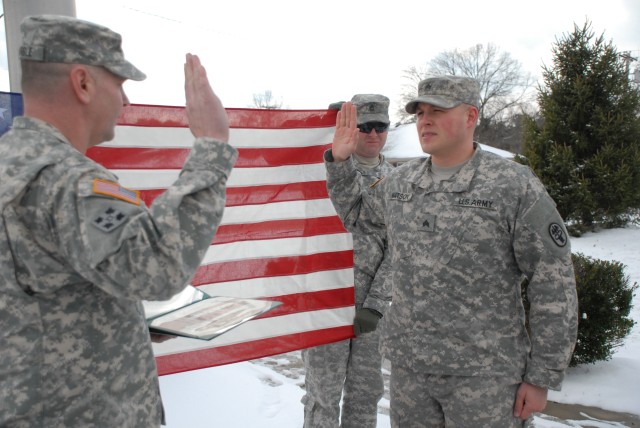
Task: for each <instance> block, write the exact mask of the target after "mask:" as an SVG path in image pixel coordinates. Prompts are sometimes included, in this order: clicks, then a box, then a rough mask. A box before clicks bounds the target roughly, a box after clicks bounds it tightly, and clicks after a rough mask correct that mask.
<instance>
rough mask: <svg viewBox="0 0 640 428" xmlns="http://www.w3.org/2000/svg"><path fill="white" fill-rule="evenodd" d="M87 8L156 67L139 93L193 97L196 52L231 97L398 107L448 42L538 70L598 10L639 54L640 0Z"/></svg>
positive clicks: (110, 1)
mask: <svg viewBox="0 0 640 428" xmlns="http://www.w3.org/2000/svg"><path fill="white" fill-rule="evenodd" d="M76 11H77V16H78V18H82V19H86V20H90V21H94V22H97V23H100V24H103V25H106V26H108V27H110V28H112V29H114V30H115V31H118V32H119V33H121V34H122V35H123V38H124V43H123V46H124V50H125V55H126V56H127V58H128V59H129V60H130V61H131V62H133V63H134V64H135V65H136V66H137V67H138V68H140V69H141V70H142V71H144V72H145V73H146V74H147V76H148V78H147V80H146V81H144V82H127V84H126V86H125V90H126V91H127V94H128V95H129V98H130V99H131V101H132V102H133V103H146V104H165V105H183V104H184V95H183V86H182V85H183V74H182V73H183V69H182V64H183V62H184V54H185V53H186V52H192V53H196V54H198V55H200V57H201V58H202V60H203V62H204V64H205V66H206V67H207V69H208V71H209V75H210V79H211V81H212V83H213V85H214V89H215V90H216V92H217V93H218V94H219V96H220V98H221V99H222V101H223V103H224V104H225V106H226V107H248V106H249V105H251V104H252V100H253V94H256V93H262V92H264V91H265V90H271V91H272V93H273V95H274V98H275V99H276V101H281V102H282V103H283V107H284V108H291V109H307V108H310V109H322V108H326V107H327V106H328V104H330V103H331V102H334V101H339V100H345V99H350V98H351V96H352V95H353V94H354V93H382V94H385V95H387V96H388V97H389V98H391V101H392V110H395V104H396V103H397V100H398V98H399V97H398V94H399V93H400V92H401V91H402V83H403V79H402V74H403V73H402V72H403V70H405V69H406V68H408V67H409V66H412V65H416V66H419V65H422V64H425V63H426V62H427V61H428V60H430V59H431V58H433V57H434V56H435V55H436V54H438V53H440V52H442V51H445V50H451V49H455V48H458V49H466V48H469V47H471V46H473V45H475V44H478V43H481V44H487V43H494V44H495V45H496V46H498V47H499V49H500V50H501V51H505V52H508V53H510V54H511V56H512V57H513V58H515V59H517V60H518V61H520V62H521V63H522V65H523V69H524V70H526V71H528V72H530V73H531V74H532V75H534V76H535V77H538V78H539V76H540V74H541V73H540V71H541V65H542V64H543V63H546V64H550V63H551V58H552V55H551V49H552V46H553V43H554V42H555V41H556V38H560V37H562V36H563V35H566V34H568V33H571V32H572V31H573V25H574V23H576V24H578V25H579V26H582V25H583V24H584V23H585V21H586V20H587V19H589V20H590V21H591V22H592V28H593V30H594V32H595V33H596V35H600V34H602V33H604V36H605V39H606V40H611V41H613V43H614V44H615V45H616V47H617V48H618V50H619V51H631V52H632V54H633V55H634V56H635V57H638V56H640V1H638V0H606V1H603V0H538V1H535V2H526V4H525V2H520V1H513V0H504V1H503V0H487V1H484V2H481V1H477V0H475V1H468V0H457V1H455V2H436V1H433V0H423V1H409V0H391V1H379V0H325V1H312V2H311V1H303V0H270V1H269V0H246V1H242V0H230V1H226V2H225V1H219V0H216V1H209V0H179V1H170V0H126V1H125V0H76ZM1 30H2V32H3V33H4V24H2V26H1ZM2 36H3V35H2ZM3 38H4V37H3ZM1 49H2V58H0V73H1V74H3V75H4V77H2V76H0V90H5V91H7V90H9V85H8V78H7V77H6V74H7V72H6V68H7V65H6V47H5V46H2V48H1ZM638 64H639V63H638V62H635V63H633V64H632V66H634V67H635V66H637V65H638Z"/></svg>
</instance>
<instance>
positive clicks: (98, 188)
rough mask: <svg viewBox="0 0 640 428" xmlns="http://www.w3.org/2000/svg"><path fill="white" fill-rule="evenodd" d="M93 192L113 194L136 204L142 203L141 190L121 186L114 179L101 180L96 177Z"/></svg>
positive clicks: (114, 196) (112, 195)
mask: <svg viewBox="0 0 640 428" xmlns="http://www.w3.org/2000/svg"><path fill="white" fill-rule="evenodd" d="M93 193H96V194H98V195H105V196H111V197H113V198H117V199H120V200H123V201H125V202H129V203H131V204H134V205H140V192H139V191H137V190H130V189H125V188H124V187H121V186H120V185H119V184H118V183H114V182H113V181H107V180H101V179H99V178H95V179H94V180H93Z"/></svg>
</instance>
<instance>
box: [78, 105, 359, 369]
mask: <svg viewBox="0 0 640 428" xmlns="http://www.w3.org/2000/svg"><path fill="white" fill-rule="evenodd" d="M227 113H228V116H229V121H230V126H231V133H230V141H229V143H230V144H231V145H233V146H234V147H236V148H237V149H238V151H239V158H238V161H237V162H236V165H235V166H234V169H233V171H232V173H231V175H230V177H229V180H228V183H227V202H226V207H225V212H224V216H223V219H222V223H221V224H220V227H219V228H218V231H217V233H216V236H215V238H214V240H213V242H212V244H211V246H210V247H209V250H208V251H207V253H206V256H205V258H204V260H203V262H202V264H201V266H200V267H199V269H198V271H197V273H196V274H195V276H194V278H193V280H192V282H191V284H192V285H194V286H196V287H199V288H200V289H202V290H203V291H205V292H206V293H208V294H210V295H214V296H221V295H222V296H239V297H248V298H260V299H269V300H277V301H280V302H282V305H281V306H279V307H278V308H276V309H274V310H272V311H270V312H268V313H266V314H265V315H263V316H262V317H259V318H256V319H254V320H252V321H249V322H247V323H245V324H243V325H241V326H239V327H236V328H234V329H232V330H231V331H229V332H227V333H225V334H223V335H221V336H219V337H217V338H215V339H213V340H211V341H201V340H195V339H187V338H176V339H172V340H168V341H165V342H163V343H154V345H153V346H154V353H155V355H156V361H157V363H158V372H159V373H160V375H166V374H171V373H178V372H183V371H188V370H195V369H200V368H205V367H211V366H216V365H222V364H229V363H234V362H239V361H246V360H250V359H255V358H260V357H264V356H269V355H275V354H280V353H284V352H289V351H293V350H298V349H303V348H307V347H310V346H316V345H320V344H325V343H330V342H335V341H338V340H342V339H346V338H349V337H352V335H353V330H352V322H353V316H354V306H353V305H354V290H353V284H354V281H353V243H352V240H351V235H350V234H349V233H347V232H346V231H345V229H344V228H343V226H342V223H341V222H340V219H339V217H338V216H337V214H336V212H335V210H334V208H333V206H332V205H331V201H330V200H329V199H328V195H327V190H326V183H325V169H324V165H323V160H322V154H323V152H324V150H326V149H327V148H328V147H329V146H330V144H331V140H332V137H333V132H334V130H335V120H336V112H335V111H327V110H304V111H302V110H254V109H228V110H227ZM192 144H193V136H192V135H191V132H190V130H189V128H188V125H187V121H186V116H185V112H184V108H182V107H166V106H147V105H132V106H128V107H127V108H125V110H124V112H123V114H122V115H121V117H120V118H119V122H118V126H117V127H116V136H115V138H114V140H113V141H111V142H109V143H104V144H102V145H100V146H98V147H94V148H91V149H90V150H89V151H88V152H87V155H88V156H89V157H91V158H92V159H94V160H96V161H97V162H99V163H101V164H103V165H104V166H106V167H107V168H109V169H110V170H112V171H113V172H114V173H115V174H116V175H117V176H118V177H119V179H120V184H121V185H122V186H124V187H127V188H130V189H135V190H139V191H140V194H141V197H142V199H143V200H144V201H145V203H146V204H147V205H149V204H150V203H151V202H152V201H153V199H154V198H155V197H156V196H157V195H159V194H160V193H162V192H163V191H164V190H165V189H166V188H167V187H168V186H169V185H170V184H171V183H172V182H173V181H174V180H175V179H176V178H177V177H178V173H179V171H180V168H181V167H182V164H183V163H184V160H185V159H186V157H187V155H188V153H189V149H190V146H191V145H192Z"/></svg>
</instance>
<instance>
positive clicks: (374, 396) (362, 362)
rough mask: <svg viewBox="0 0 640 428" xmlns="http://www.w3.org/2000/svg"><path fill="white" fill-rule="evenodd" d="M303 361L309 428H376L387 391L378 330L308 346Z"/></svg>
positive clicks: (305, 408) (305, 419)
mask: <svg viewBox="0 0 640 428" xmlns="http://www.w3.org/2000/svg"><path fill="white" fill-rule="evenodd" d="M302 360H303V361H304V367H305V389H306V394H305V395H304V396H303V397H302V403H303V404H304V427H305V428H337V427H342V428H350V427H353V428H369V427H371V428H375V426H376V423H377V417H378V401H380V398H382V394H383V392H384V384H383V379H382V369H381V366H382V357H381V355H380V349H379V333H378V332H377V331H373V332H371V333H366V334H363V335H361V336H358V337H357V338H355V339H349V340H343V341H341V342H336V343H330V344H328V345H322V346H316V347H314V348H308V349H304V350H303V351H302ZM341 397H342V418H340V398H341Z"/></svg>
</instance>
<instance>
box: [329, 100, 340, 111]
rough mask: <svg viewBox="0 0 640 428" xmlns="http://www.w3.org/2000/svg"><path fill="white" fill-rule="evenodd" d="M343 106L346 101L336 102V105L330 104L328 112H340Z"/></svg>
mask: <svg viewBox="0 0 640 428" xmlns="http://www.w3.org/2000/svg"><path fill="white" fill-rule="evenodd" d="M342 104H344V101H336V102H335V103H331V104H329V107H327V109H328V110H340V109H341V108H342Z"/></svg>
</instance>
